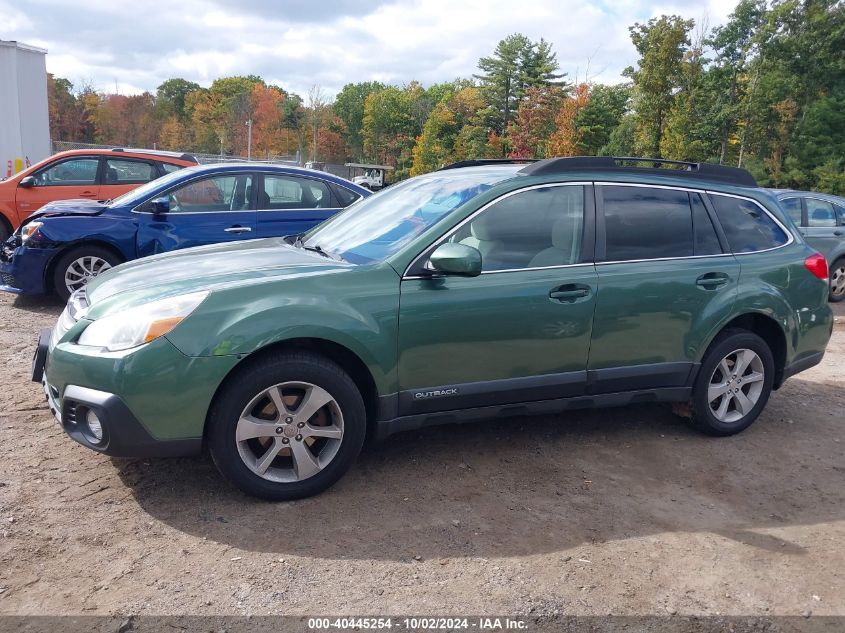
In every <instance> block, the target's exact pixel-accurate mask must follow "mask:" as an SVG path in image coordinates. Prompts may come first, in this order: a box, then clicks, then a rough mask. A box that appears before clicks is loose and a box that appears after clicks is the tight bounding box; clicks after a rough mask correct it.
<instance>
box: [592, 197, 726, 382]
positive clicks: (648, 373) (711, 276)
mask: <svg viewBox="0 0 845 633" xmlns="http://www.w3.org/2000/svg"><path fill="white" fill-rule="evenodd" d="M596 199H597V202H598V204H597V218H596V225H597V229H596V234H597V236H598V239H597V244H596V251H597V253H596V269H597V271H598V285H599V291H598V298H597V300H596V314H595V320H594V324H593V338H592V343H591V346H590V362H589V370H590V390H591V392H593V393H613V392H617V391H631V390H635V389H651V388H659V387H683V386H684V385H686V383H687V380H688V378H689V377H690V376H691V370H692V368H693V364H694V361H695V358H696V355H697V353H698V351H699V348H700V345H701V343H702V341H703V340H705V339H706V338H707V336H708V335H709V334H711V328H712V326H713V324H714V323H718V322H719V321H720V320H721V318H722V317H724V316H726V315H727V314H728V313H729V312H730V309H731V306H732V305H733V302H734V298H735V296H736V293H737V282H738V280H739V272H740V267H739V264H738V263H737V261H736V259H735V258H734V256H733V255H731V254H729V248H728V245H727V240H726V239H725V236H724V235H722V236H719V234H718V233H717V230H716V228H715V226H714V223H713V221H712V219H711V213H710V212H709V211H708V209H707V207H706V205H705V203H704V202H703V200H702V198H701V196H700V195H699V193H698V192H695V191H685V190H679V189H673V188H668V187H651V186H636V185H598V186H596Z"/></svg>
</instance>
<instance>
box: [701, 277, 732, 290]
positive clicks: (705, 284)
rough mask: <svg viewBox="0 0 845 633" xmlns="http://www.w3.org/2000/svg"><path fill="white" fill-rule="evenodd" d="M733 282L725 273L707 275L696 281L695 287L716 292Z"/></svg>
mask: <svg viewBox="0 0 845 633" xmlns="http://www.w3.org/2000/svg"><path fill="white" fill-rule="evenodd" d="M730 280H731V278H730V277H728V276H727V275H726V274H725V273H705V274H703V275H701V276H700V277H699V278H698V279H696V280H695V285H696V286H698V287H699V288H704V289H705V290H716V289H717V288H721V287H722V286H724V285H725V284H727V283H728V282H729V281H730Z"/></svg>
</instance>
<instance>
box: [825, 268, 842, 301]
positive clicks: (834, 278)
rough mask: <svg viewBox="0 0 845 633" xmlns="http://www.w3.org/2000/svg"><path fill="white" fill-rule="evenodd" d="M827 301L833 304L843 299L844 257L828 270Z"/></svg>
mask: <svg viewBox="0 0 845 633" xmlns="http://www.w3.org/2000/svg"><path fill="white" fill-rule="evenodd" d="M828 299H829V300H830V301H832V302H834V303H838V302H839V301H842V300H843V299H845V257H841V258H839V259H837V260H836V261H835V262H833V266H831V268H830V294H829V295H828Z"/></svg>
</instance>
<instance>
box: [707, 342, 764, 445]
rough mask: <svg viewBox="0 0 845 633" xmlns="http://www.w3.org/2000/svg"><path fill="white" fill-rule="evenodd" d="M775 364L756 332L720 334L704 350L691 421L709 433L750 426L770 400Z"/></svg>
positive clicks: (727, 431) (723, 432)
mask: <svg viewBox="0 0 845 633" xmlns="http://www.w3.org/2000/svg"><path fill="white" fill-rule="evenodd" d="M774 366H775V364H774V358H773V356H772V352H771V350H770V349H769V346H768V345H767V344H766V341H764V340H763V339H762V338H761V337H759V336H757V335H756V334H754V333H753V332H748V331H745V330H729V331H726V332H723V333H722V334H720V335H719V337H718V338H717V339H716V340H715V341H714V342H713V344H711V346H710V349H709V350H708V351H707V353H706V354H705V357H704V360H703V362H702V363H701V368H700V369H699V373H698V377H697V378H696V381H695V386H694V387H693V397H692V402H691V413H692V417H691V421H692V424H693V425H694V426H695V427H696V428H698V429H699V430H701V431H703V432H704V433H707V434H708V435H733V434H735V433H739V432H740V431H742V430H744V429H746V428H748V427H749V426H750V425H751V423H752V422H754V420H756V419H757V417H758V416H759V415H760V412H761V411H762V410H763V408H764V407H765V406H766V402H768V400H769V395H770V394H771V392H772V384H773V381H774Z"/></svg>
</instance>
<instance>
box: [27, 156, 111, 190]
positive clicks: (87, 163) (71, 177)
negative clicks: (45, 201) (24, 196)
mask: <svg viewBox="0 0 845 633" xmlns="http://www.w3.org/2000/svg"><path fill="white" fill-rule="evenodd" d="M99 162H100V161H99V160H98V159H96V158H73V159H70V160H63V161H62V162H60V163H57V164H55V165H51V166H50V167H47V168H46V169H43V170H41V171H40V172H38V173H37V174H36V175H35V184H36V185H37V186H38V187H59V186H68V185H93V184H96V182H97V165H98V164H99Z"/></svg>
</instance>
